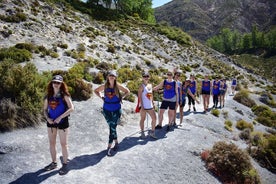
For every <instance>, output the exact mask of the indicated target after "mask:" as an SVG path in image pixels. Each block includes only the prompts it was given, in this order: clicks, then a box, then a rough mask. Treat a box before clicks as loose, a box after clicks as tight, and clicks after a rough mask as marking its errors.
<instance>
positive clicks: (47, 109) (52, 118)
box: [44, 70, 237, 175]
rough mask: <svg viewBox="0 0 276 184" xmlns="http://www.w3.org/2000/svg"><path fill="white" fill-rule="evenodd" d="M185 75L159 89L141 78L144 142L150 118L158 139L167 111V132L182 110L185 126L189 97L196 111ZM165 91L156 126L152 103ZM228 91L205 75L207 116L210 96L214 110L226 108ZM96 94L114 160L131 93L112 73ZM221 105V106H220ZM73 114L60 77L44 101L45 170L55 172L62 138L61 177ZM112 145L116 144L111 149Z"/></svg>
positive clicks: (173, 76)
mask: <svg viewBox="0 0 276 184" xmlns="http://www.w3.org/2000/svg"><path fill="white" fill-rule="evenodd" d="M181 74H182V72H181V71H180V70H175V71H174V72H170V71H168V72H167V73H166V75H167V77H166V79H165V80H163V81H162V82H161V83H160V84H158V85H157V86H153V85H152V84H151V83H150V82H149V80H150V74H149V73H148V72H144V73H143V74H142V84H141V85H140V87H139V89H138V102H139V103H138V105H137V107H138V109H139V110H138V111H139V113H140V129H141V138H146V136H145V133H144V122H145V119H146V116H147V114H149V116H150V117H151V131H150V133H149V136H150V137H152V138H154V139H157V137H156V135H155V129H162V122H163V115H164V112H165V111H166V110H167V109H168V126H167V131H170V130H171V129H172V127H173V126H175V125H176V111H177V109H178V108H179V114H180V122H179V126H181V124H182V122H183V115H184V113H183V111H184V106H185V104H186V97H187V98H188V111H191V107H193V109H192V110H193V111H196V106H195V102H197V103H199V100H198V99H197V97H196V96H197V82H196V80H195V76H194V75H191V76H190V78H189V79H187V80H184V81H181V80H180V76H181ZM236 84H237V81H236V79H235V80H233V82H232V93H233V92H234V91H235V87H236ZM160 89H163V92H162V93H163V98H162V102H161V106H160V108H158V110H159V112H158V124H157V125H156V121H157V117H156V113H155V110H156V109H155V105H154V101H153V92H154V91H155V92H159V90H160ZM226 90H227V84H226V80H225V79H219V78H218V77H216V78H215V80H213V81H210V80H209V76H208V75H205V77H204V80H202V81H201V94H202V98H203V107H204V108H203V109H204V113H206V112H207V111H208V110H209V100H210V95H213V108H219V107H221V108H222V107H224V99H225V94H226ZM94 92H95V94H96V95H97V96H98V97H100V98H101V99H102V100H103V111H102V113H103V116H104V118H105V120H106V122H107V124H108V126H109V140H108V145H107V156H112V155H113V154H112V152H113V151H117V150H118V148H119V143H118V138H117V131H116V128H117V124H118V122H119V120H120V117H121V114H122V111H121V102H122V100H123V99H124V98H125V97H126V96H128V95H129V93H130V91H129V89H128V88H127V87H124V86H123V85H121V84H119V83H118V82H117V73H116V72H115V71H111V72H109V73H108V75H107V78H106V82H105V83H104V84H102V85H100V86H98V87H97V88H96V89H95V90H94ZM218 103H220V106H218ZM73 110H74V105H73V103H72V100H71V98H70V94H69V92H68V87H67V85H66V83H65V82H64V81H63V78H62V76H61V75H55V76H54V77H53V78H52V80H51V81H50V82H49V84H48V86H47V95H46V97H45V99H44V116H45V118H46V120H47V127H48V128H47V129H48V138H49V144H50V154H51V158H52V162H51V163H50V164H49V165H47V166H46V167H45V170H48V171H49V170H52V169H55V168H56V167H57V158H56V137H57V133H58V134H59V138H60V144H61V149H62V156H63V157H62V158H63V164H62V167H61V169H60V170H59V174H61V175H63V174H66V173H67V171H68V170H67V161H68V150H67V139H68V131H69V122H68V116H69V114H70V113H71V112H72V111H73ZM113 142H114V143H115V144H114V146H113V147H112V144H113Z"/></svg>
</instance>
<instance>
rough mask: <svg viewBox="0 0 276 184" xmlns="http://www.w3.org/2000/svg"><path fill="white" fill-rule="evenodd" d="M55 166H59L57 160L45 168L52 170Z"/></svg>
mask: <svg viewBox="0 0 276 184" xmlns="http://www.w3.org/2000/svg"><path fill="white" fill-rule="evenodd" d="M55 168H57V163H56V162H52V163H50V164H49V165H47V166H46V167H44V170H46V171H51V170H53V169H55Z"/></svg>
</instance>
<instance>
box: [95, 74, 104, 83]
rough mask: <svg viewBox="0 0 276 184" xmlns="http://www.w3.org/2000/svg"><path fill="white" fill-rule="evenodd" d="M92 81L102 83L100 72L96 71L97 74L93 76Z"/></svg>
mask: <svg viewBox="0 0 276 184" xmlns="http://www.w3.org/2000/svg"><path fill="white" fill-rule="evenodd" d="M93 82H94V83H95V84H102V83H103V82H104V76H103V74H102V73H101V72H99V73H97V75H96V76H95V77H94V78H93Z"/></svg>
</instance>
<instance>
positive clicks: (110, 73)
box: [108, 70, 117, 77]
mask: <svg viewBox="0 0 276 184" xmlns="http://www.w3.org/2000/svg"><path fill="white" fill-rule="evenodd" d="M108 75H113V76H115V77H117V72H116V71H115V70H111V71H109V72H108Z"/></svg>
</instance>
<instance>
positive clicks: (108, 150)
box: [106, 148, 112, 157]
mask: <svg viewBox="0 0 276 184" xmlns="http://www.w3.org/2000/svg"><path fill="white" fill-rule="evenodd" d="M106 155H107V156H109V157H111V156H112V154H111V148H107V150H106Z"/></svg>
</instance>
